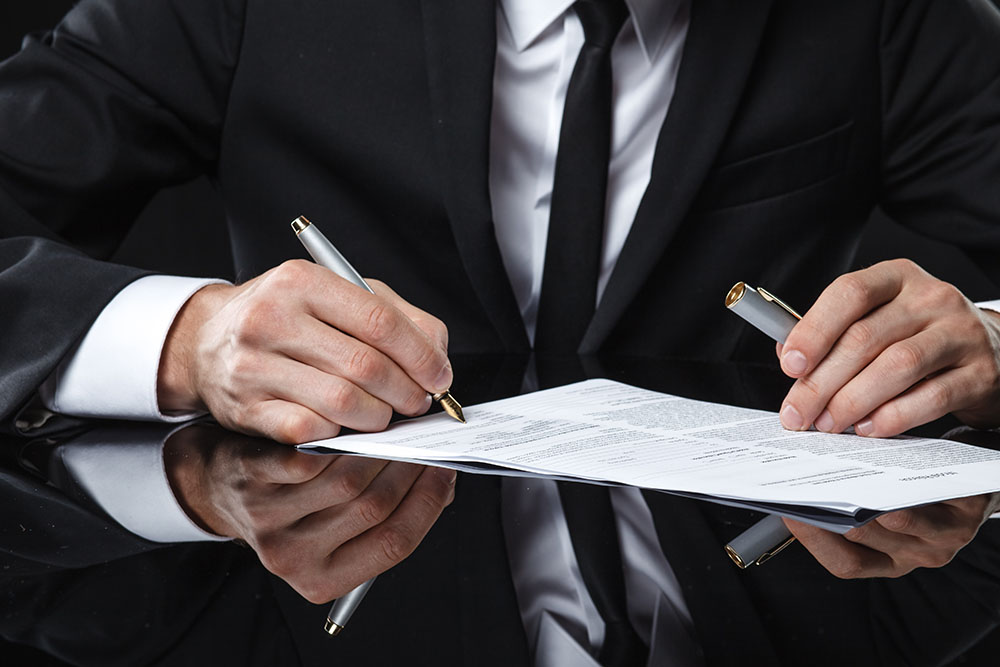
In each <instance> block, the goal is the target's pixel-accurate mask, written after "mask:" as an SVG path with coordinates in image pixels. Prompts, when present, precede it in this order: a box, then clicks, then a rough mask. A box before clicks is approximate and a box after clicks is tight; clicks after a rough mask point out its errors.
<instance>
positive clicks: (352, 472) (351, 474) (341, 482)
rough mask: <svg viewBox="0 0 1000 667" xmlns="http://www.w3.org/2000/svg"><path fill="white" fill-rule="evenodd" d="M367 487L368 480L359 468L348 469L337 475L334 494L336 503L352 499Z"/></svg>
mask: <svg viewBox="0 0 1000 667" xmlns="http://www.w3.org/2000/svg"><path fill="white" fill-rule="evenodd" d="M366 488H368V482H367V479H366V478H365V475H364V473H363V472H362V471H361V470H360V469H357V468H355V469H348V470H345V471H344V472H343V473H341V474H340V475H337V478H336V483H335V488H334V494H335V497H336V499H337V502H338V503H343V502H347V501H350V500H354V499H355V498H357V497H358V496H360V495H361V494H362V493H364V490H365V489H366Z"/></svg>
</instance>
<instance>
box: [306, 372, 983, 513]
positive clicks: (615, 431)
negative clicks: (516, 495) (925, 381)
mask: <svg viewBox="0 0 1000 667" xmlns="http://www.w3.org/2000/svg"><path fill="white" fill-rule="evenodd" d="M465 414H466V417H467V419H468V424H466V425H462V424H459V423H457V422H455V421H454V420H452V419H450V418H449V417H447V416H446V415H444V414H434V415H429V416H425V417H420V418H417V419H412V420H408V421H404V422H398V423H396V424H393V425H391V426H390V427H389V428H388V429H387V430H386V431H383V432H381V433H364V434H352V435H344V436H340V437H338V438H335V439H331V440H322V441H317V442H313V443H309V444H306V445H301V446H300V449H303V450H306V451H314V452H327V453H344V452H348V453H353V454H361V455H366V456H374V457H378V458H385V459H395V460H403V461H413V462H418V463H426V464H430V465H440V466H444V467H450V468H455V469H459V470H465V471H470V472H482V473H488V474H509V475H520V476H540V477H550V478H553V479H570V480H579V481H590V482H595V483H608V484H621V485H631V486H637V487H642V488H648V489H655V490H660V491H666V492H670V493H676V494H681V495H686V496H690V497H695V498H701V499H705V500H712V501H714V502H721V503H725V504H731V505H735V506H739V507H746V508H751V509H758V510H763V511H767V512H777V513H780V514H783V515H785V516H790V517H795V518H798V519H800V520H803V521H806V522H808V523H812V524H814V525H817V526H820V527H824V528H827V529H831V530H835V531H838V532H845V531H847V530H848V529H850V528H852V527H854V526H858V525H861V524H863V523H865V522H866V521H868V520H870V519H871V518H873V517H875V516H877V515H879V514H881V513H883V512H888V511H892V510H896V509H902V508H906V507H913V506H916V505H922V504H926V503H932V502H938V501H942V500H948V499H952V498H959V497H966V496H973V495H978V494H983V493H991V492H994V491H997V490H1000V452H996V451H993V450H989V449H982V448H978V447H973V446H970V445H965V444H961V443H955V442H950V441H945V440H936V439H930V438H915V437H907V436H900V437H896V438H862V437H859V436H855V435H851V434H829V433H820V432H816V431H786V430H784V429H783V428H782V427H781V424H780V422H779V421H778V415H777V414H776V413H773V412H768V411H763V410H752V409H748V408H738V407H732V406H727V405H720V404H716V403H707V402H703V401H694V400H690V399H685V398H680V397H677V396H671V395H668V394H662V393H659V392H654V391H649V390H645V389H640V388H637V387H632V386H629V385H625V384H621V383H618V382H613V381H610V380H588V381H585V382H580V383H577V384H572V385H567V386H564V387H558V388H555V389H547V390H544V391H539V392H535V393H532V394H526V395H523V396H517V397H513V398H507V399H503V400H499V401H493V402H490V403H483V404H480V405H476V406H472V407H469V408H467V409H466V411H465Z"/></svg>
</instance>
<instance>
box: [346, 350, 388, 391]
mask: <svg viewBox="0 0 1000 667" xmlns="http://www.w3.org/2000/svg"><path fill="white" fill-rule="evenodd" d="M382 370H383V369H382V364H381V362H380V360H379V358H378V355H377V354H376V353H375V350H373V349H372V348H370V347H367V346H361V347H356V348H355V349H354V351H353V352H352V353H351V355H350V358H349V359H348V360H347V373H348V375H349V376H350V377H351V378H354V379H357V380H359V381H361V382H363V383H375V382H378V381H379V380H380V379H381V378H382V375H383V373H382Z"/></svg>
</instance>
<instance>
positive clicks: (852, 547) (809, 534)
mask: <svg viewBox="0 0 1000 667" xmlns="http://www.w3.org/2000/svg"><path fill="white" fill-rule="evenodd" d="M783 520H784V522H785V525H786V526H787V527H788V530H789V531H790V532H791V533H792V535H794V536H795V537H796V538H797V539H798V540H799V542H801V543H802V546H804V547H805V548H806V549H807V550H808V551H809V553H811V554H812V555H813V557H814V558H815V559H816V561H817V562H818V563H819V564H820V565H822V566H823V567H824V568H826V569H827V570H828V571H829V572H830V573H831V574H833V575H834V576H835V577H839V578H841V579H858V578H861V577H890V576H899V574H898V573H897V572H896V569H895V563H894V562H893V560H892V558H890V557H889V556H888V555H886V554H885V553H882V552H881V551H876V550H874V549H870V548H868V547H866V546H864V545H861V544H853V543H851V542H850V541H848V540H847V539H845V538H844V537H843V536H842V535H837V534H836V533H831V532H829V531H826V530H823V529H821V528H817V527H816V526H811V525H809V524H805V523H800V522H798V521H792V520H791V519H783Z"/></svg>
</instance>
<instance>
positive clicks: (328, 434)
mask: <svg viewBox="0 0 1000 667" xmlns="http://www.w3.org/2000/svg"><path fill="white" fill-rule="evenodd" d="M213 414H214V413H213ZM242 417H243V419H242V420H241V421H239V422H235V421H231V420H230V419H228V418H226V417H224V416H222V415H217V418H218V419H219V423H221V424H222V425H223V426H225V427H226V428H231V429H233V430H236V431H240V432H241V433H249V434H250V435H262V436H264V437H267V438H271V439H273V440H277V441H278V442H283V443H285V444H289V445H298V444H302V443H303V442H312V441H314V440H323V439H325V438H332V437H334V436H335V435H337V433H339V432H340V426H339V425H338V424H336V423H334V422H331V421H330V420H328V419H326V418H325V417H323V416H322V415H320V414H318V413H316V412H314V411H312V410H310V409H309V408H307V407H304V406H302V405H299V404H297V403H294V402H289V401H284V400H279V399H264V400H259V401H255V402H254V403H252V404H251V405H249V406H248V407H246V408H245V409H244V412H243V414H242Z"/></svg>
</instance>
